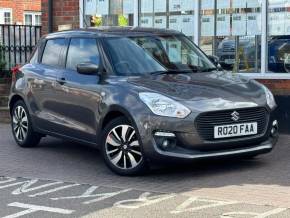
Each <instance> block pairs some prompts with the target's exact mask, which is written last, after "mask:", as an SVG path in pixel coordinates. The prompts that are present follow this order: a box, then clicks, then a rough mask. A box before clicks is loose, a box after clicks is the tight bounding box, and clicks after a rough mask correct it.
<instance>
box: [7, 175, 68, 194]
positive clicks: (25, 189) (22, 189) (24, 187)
mask: <svg viewBox="0 0 290 218" xmlns="http://www.w3.org/2000/svg"><path fill="white" fill-rule="evenodd" d="M38 181H39V180H38V179H33V180H31V181H28V182H25V183H24V184H23V185H22V186H21V187H19V188H18V189H15V190H14V191H13V192H12V194H13V195H20V194H22V193H27V192H32V191H35V190H38V189H42V188H47V187H50V186H54V185H59V184H63V182H52V183H47V184H44V185H40V186H36V187H34V188H29V187H30V186H31V185H33V184H35V183H37V182H38Z"/></svg>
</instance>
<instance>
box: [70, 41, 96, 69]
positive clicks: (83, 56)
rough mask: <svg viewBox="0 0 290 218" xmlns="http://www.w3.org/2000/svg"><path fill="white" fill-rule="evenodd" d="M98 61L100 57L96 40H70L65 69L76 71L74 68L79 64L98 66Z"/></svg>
mask: <svg viewBox="0 0 290 218" xmlns="http://www.w3.org/2000/svg"><path fill="white" fill-rule="evenodd" d="M99 60H100V55H99V51H98V47H97V41H96V39H80V38H74V39H71V42H70V46H69V50H68V54H67V63H66V68H68V69H71V70H76V66H77V65H78V64H80V63H85V62H89V63H94V64H99V62H100V61H99Z"/></svg>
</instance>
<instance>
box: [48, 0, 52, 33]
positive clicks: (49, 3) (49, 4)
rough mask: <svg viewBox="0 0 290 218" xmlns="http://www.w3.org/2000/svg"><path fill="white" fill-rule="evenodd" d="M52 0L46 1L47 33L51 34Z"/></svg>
mask: <svg viewBox="0 0 290 218" xmlns="http://www.w3.org/2000/svg"><path fill="white" fill-rule="evenodd" d="M52 8H53V0H48V33H52V32H53V9H52Z"/></svg>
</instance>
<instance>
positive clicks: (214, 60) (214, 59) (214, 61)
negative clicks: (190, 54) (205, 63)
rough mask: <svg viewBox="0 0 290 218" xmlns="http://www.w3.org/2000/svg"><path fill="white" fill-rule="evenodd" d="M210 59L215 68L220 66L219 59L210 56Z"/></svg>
mask: <svg viewBox="0 0 290 218" xmlns="http://www.w3.org/2000/svg"><path fill="white" fill-rule="evenodd" d="M207 57H208V59H209V60H210V61H211V62H212V63H213V64H214V65H215V66H218V65H219V61H220V60H219V58H218V57H217V56H215V55H208V56H207Z"/></svg>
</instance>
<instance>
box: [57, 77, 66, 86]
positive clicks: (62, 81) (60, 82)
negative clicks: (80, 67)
mask: <svg viewBox="0 0 290 218" xmlns="http://www.w3.org/2000/svg"><path fill="white" fill-rule="evenodd" d="M56 81H57V82H58V83H59V84H60V85H64V84H65V78H63V77H62V78H59V79H57V80H56Z"/></svg>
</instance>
